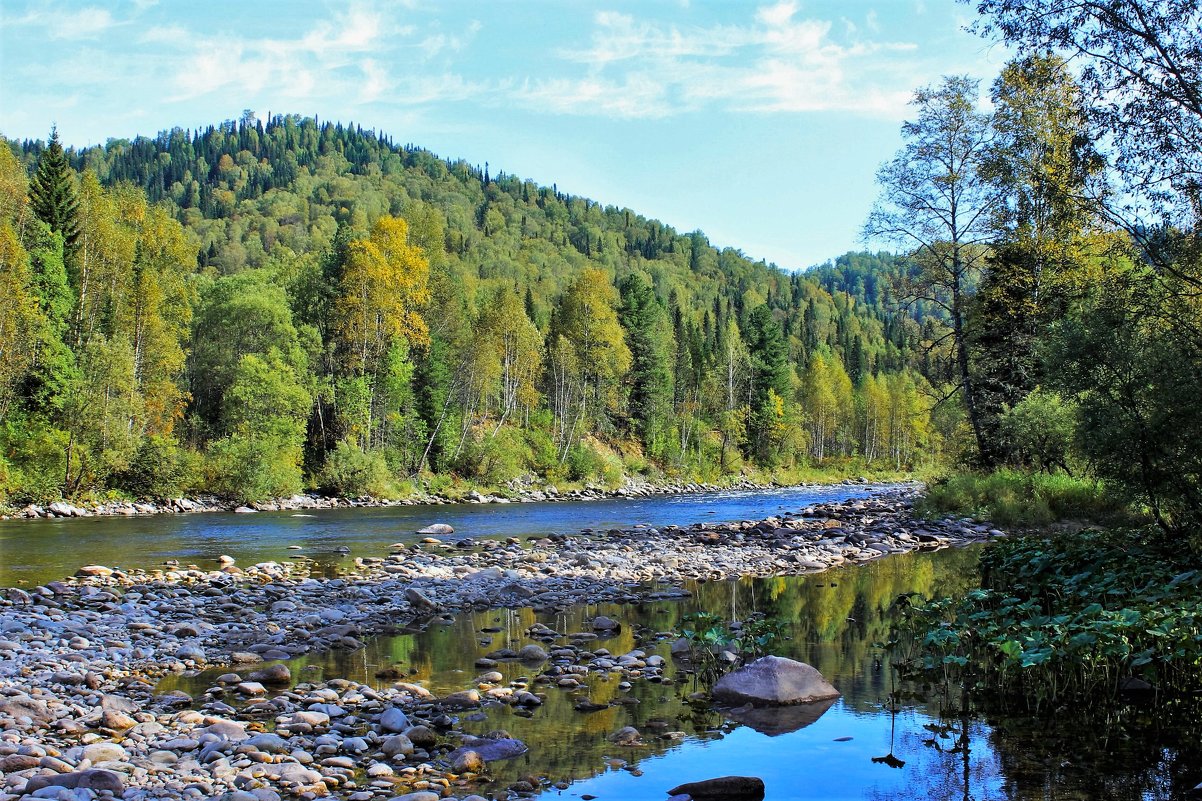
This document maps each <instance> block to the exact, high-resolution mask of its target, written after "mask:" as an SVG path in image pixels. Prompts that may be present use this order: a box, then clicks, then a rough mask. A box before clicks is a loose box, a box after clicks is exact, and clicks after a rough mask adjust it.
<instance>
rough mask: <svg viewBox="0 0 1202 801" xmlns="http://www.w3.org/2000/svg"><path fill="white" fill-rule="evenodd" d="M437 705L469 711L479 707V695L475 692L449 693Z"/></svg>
mask: <svg viewBox="0 0 1202 801" xmlns="http://www.w3.org/2000/svg"><path fill="white" fill-rule="evenodd" d="M439 703H441V704H442V705H443V706H445V707H449V708H451V709H469V708H471V707H476V706H480V693H479V692H478V691H477V690H460V691H459V692H455V693H451V694H450V695H448V696H447V697H446V698H444V699H442V701H440V702H439Z"/></svg>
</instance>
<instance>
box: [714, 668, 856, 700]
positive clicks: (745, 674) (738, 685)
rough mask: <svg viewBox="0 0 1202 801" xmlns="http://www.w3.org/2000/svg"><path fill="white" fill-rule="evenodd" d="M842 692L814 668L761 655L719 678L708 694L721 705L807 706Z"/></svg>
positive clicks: (834, 696)
mask: <svg viewBox="0 0 1202 801" xmlns="http://www.w3.org/2000/svg"><path fill="white" fill-rule="evenodd" d="M840 694H841V693H840V692H839V691H838V690H836V689H835V688H834V687H833V686H831V684H830V682H828V681H827V680H826V679H824V678H823V677H822V674H821V673H819V672H818V671H817V670H816V669H815V668H813V667H811V666H810V665H807V664H806V663H804V662H797V661H795V660H793V659H786V658H784V657H780V656H764V657H760V658H759V659H757V660H755V661H754V662H752V663H751V664H750V665H746V666H744V667H741V668H739V669H738V670H735V671H732V672H731V673H727V674H726V675H725V676H723V677H722V678H720V679H718V681H717V683H716V684H714V689H713V691H712V692H711V695H712V696H713V699H714V700H715V701H717V702H719V703H724V704H755V705H757V706H773V705H782V704H807V703H811V702H813V701H823V700H826V699H829V698H838V697H839V695H840Z"/></svg>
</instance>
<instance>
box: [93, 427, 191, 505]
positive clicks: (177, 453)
mask: <svg viewBox="0 0 1202 801" xmlns="http://www.w3.org/2000/svg"><path fill="white" fill-rule="evenodd" d="M203 480H204V459H203V458H202V457H201V456H200V454H198V453H195V452H193V451H189V450H185V449H183V448H181V447H180V446H179V444H178V443H176V442H175V441H173V440H171V439H168V438H167V437H159V436H150V437H147V438H146V439H145V440H143V441H142V444H141V445H140V446H138V450H137V452H135V454H134V457H133V459H132V460H131V461H130V464H129V467H127V468H126V469H125V470H123V471H121V472H120V473H117V474H116V475H114V476H113V484H114V486H115V487H116V488H117V489H120V490H124V491H125V492H128V493H129V494H131V495H133V496H134V497H135V498H177V497H179V496H181V495H186V494H188V493H191V492H194V491H196V490H197V489H199V488H200V487H201V486H202V484H203Z"/></svg>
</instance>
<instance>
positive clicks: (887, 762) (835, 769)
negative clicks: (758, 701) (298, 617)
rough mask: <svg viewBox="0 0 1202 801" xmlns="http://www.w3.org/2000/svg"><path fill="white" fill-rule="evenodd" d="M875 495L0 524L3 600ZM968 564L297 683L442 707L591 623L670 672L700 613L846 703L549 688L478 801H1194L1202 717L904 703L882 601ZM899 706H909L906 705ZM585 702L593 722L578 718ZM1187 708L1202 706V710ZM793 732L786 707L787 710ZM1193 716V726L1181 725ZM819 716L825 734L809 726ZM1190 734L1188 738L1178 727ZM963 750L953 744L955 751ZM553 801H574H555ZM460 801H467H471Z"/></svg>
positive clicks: (398, 653) (879, 570)
mask: <svg viewBox="0 0 1202 801" xmlns="http://www.w3.org/2000/svg"><path fill="white" fill-rule="evenodd" d="M869 491H871V488H865V487H850V486H839V487H823V488H794V489H783V490H771V491H759V492H725V493H708V494H701V495H691V496H677V497H659V498H649V499H634V500H622V499H614V500H605V501H596V502H571V503H534V504H520V505H518V504H513V505H500V506H485V505H479V506H429V507H397V508H381V509H357V510H341V511H326V512H318V513H315V514H314V515H313V516H311V517H309V516H305V517H297V516H293V515H291V514H289V513H270V514H269V513H260V514H256V515H227V514H203V515H189V516H160V517H148V518H133V519H130V518H119V519H98V518H93V519H84V520H67V521H34V522H26V521H13V522H6V523H0V549H2V550H0V555H2V556H3V559H2V561H0V584H6V585H12V584H15V583H18V582H28V583H37V582H41V581H45V580H47V579H50V578H56V577H60V576H62V575H66V574H69V573H70V572H72V571H73V570H74V569H75V568H76V567H78V566H79V565H80V564H83V563H90V562H96V563H104V564H110V565H120V566H123V567H130V568H132V567H152V566H155V565H158V564H160V563H162V562H163V561H165V560H167V559H176V560H180V561H181V562H184V563H187V562H197V563H201V564H204V565H205V566H208V567H211V566H212V564H213V560H214V559H215V558H216V556H218V555H219V554H222V553H226V554H229V555H231V556H234V557H235V558H237V559H238V560H239V561H240V562H242V563H247V562H253V561H259V560H267V559H276V560H279V559H286V558H288V557H289V556H290V555H293V554H296V553H297V551H295V550H290V549H289V546H300V547H301V549H302V550H301V551H300V553H304V554H306V555H308V556H312V557H314V558H322V559H326V560H330V564H336V560H337V559H338V558H339V556H340V555H339V554H337V552H336V549H337V548H339V547H347V548H349V549H350V554H351V556H372V555H381V554H383V553H386V552H387V551H388V546H389V545H390V544H392V543H393V542H398V541H407V540H408V541H412V540H413V539H414V538H415V537H416V535H415V534H414V531H415V530H416V529H417V528H419V527H421V526H423V525H426V524H429V523H433V522H445V523H449V524H451V525H453V526H454V527H455V528H456V535H455V536H457V537H458V536H464V537H468V536H470V537H490V536H503V537H507V536H525V535H537V534H547V533H552V532H560V531H576V530H579V529H582V528H598V529H602V528H608V527H611V526H623V527H626V526H630V525H632V524H638V523H645V524H647V525H664V524H669V523H676V524H681V525H683V524H687V523H691V522H696V521H719V520H733V519H755V518H763V517H766V516H769V515H772V514H775V513H777V512H779V511H784V510H797V509H798V508H800V507H803V506H806V505H808V504H811V503H816V502H821V501H834V500H841V499H845V498H849V497H855V496H857V495H863V494H866V493H867V492H869ZM976 556H977V550H976V548H975V547H974V548H965V549H951V550H944V551H941V552H936V553H909V554H904V555H896V556H888V557H884V558H881V559H878V560H875V561H872V562H870V563H868V564H865V565H862V566H856V567H846V568H841V569H838V570H832V571H828V572H825V573H821V574H814V575H808V576H793V577H784V578H768V579H757V580H746V579H744V580H739V581H724V582H707V583H689V584H687V585H686V588H687V589H689V590H690V592H691V593H692V597H691V598H689V599H688V600H684V601H675V602H673V601H660V602H647V603H641V604H627V605H579V606H575V607H572V608H570V609H568V610H567V611H565V612H560V613H553V612H535V611H534V610H531V609H509V610H506V609H495V610H487V611H480V612H475V613H471V614H461V615H459V616H457V617H455V618H454V619H453V620H450V621H448V622H437V621H436V622H434V623H431V624H429V625H428V626H427V627H426V628H425V629H424V630H422V631H418V632H415V633H408V634H403V635H398V636H380V637H375V638H373V639H370V640H368V641H367V643H366V647H364V648H361V649H358V650H355V651H340V652H331V653H325V654H308V655H306V656H304V657H300V658H297V659H294V660H292V661H291V662H289V666H290V669H291V674H292V675H293V677H295V680H297V681H301V682H315V681H329V680H332V679H336V678H345V679H350V680H353V681H356V682H363V683H365V684H371V685H375V686H384V685H386V684H387V683H389V682H390V681H394V680H395V679H389V678H383V676H387V675H393V676H395V675H397V674H398V673H399V675H403V676H405V677H406V678H407V679H409V680H412V681H416V682H420V683H422V684H424V685H425V686H427V687H428V688H430V689H431V690H433V691H434V692H436V693H439V694H442V693H446V692H451V691H455V690H460V689H463V688H465V687H470V686H473V685H474V683H475V682H474V679H473V677H474V676H477V675H478V674H479V673H480V672H481V670H480V669H479V668H477V667H475V663H476V660H478V659H479V658H480V657H482V656H484V655H485V654H487V653H489V652H490V651H493V650H495V649H498V648H505V647H513V648H519V647H521V645H522V644H524V643H527V642H530V639H529V637H528V636H527V635H526V634H525V632H526V631H527V630H528V629H529V628H530V627H531V626H532V625H534V624H535V623H543V624H545V625H546V626H549V627H550V628H552V629H555V630H556V631H558V632H563V633H570V632H578V631H583V630H587V629H588V623H587V621H588V620H590V619H591V618H592V617H593V616H595V615H597V614H605V615H608V616H611V617H613V618H614V619H616V620H620V621H621V622H622V623H623V627H622V630H621V631H620V632H619V633H617V634H615V635H614V636H612V637H609V638H605V639H602V640H599V641H597V642H596V643H595V644H593V645H590V647H591V648H592V649H593V650H594V651H596V649H598V648H602V647H604V648H606V649H608V650H609V651H610V652H612V653H613V654H615V655H616V654H622V653H626V652H629V651H630V650H632V649H634V648H641V649H643V650H644V651H646V652H647V653H658V654H661V655H664V656H668V647H669V644H670V642H671V640H672V635H671V632H673V631H675V630H679V628H680V626H681V622H682V617H683V616H684V615H686V614H688V613H690V612H695V611H710V612H714V613H717V614H719V615H721V616H722V617H723V618H724V619H743V618H745V617H746V616H747V615H748V614H750V613H752V612H757V613H760V614H763V615H766V616H768V617H769V618H772V619H775V620H778V621H780V622H781V623H782V624H783V625H784V627H785V631H786V633H787V635H788V639H787V640H786V641H784V642H783V643H782V644H781V645H780V646H779V647H777V648H775V649H774V650H775V652H777V653H779V654H781V655H785V656H791V657H793V658H797V659H801V660H803V661H806V662H809V663H810V664H813V665H814V666H815V667H817V668H818V669H819V670H820V671H821V672H822V673H823V674H824V675H825V676H826V677H827V678H828V679H829V680H830V681H831V682H832V683H833V684H834V685H835V686H836V687H837V688H838V689H839V690H840V691H841V692H842V694H843V695H842V697H841V698H840V699H839V700H837V701H836V702H834V703H833V704H832V705H831V706H830V707H829V708H826V709H825V710H821V709H819V710H815V714H813V715H809V716H806V715H801V716H798V717H793V716H792V715H790V714H788V713H786V714H785V715H784V716H783V717H777V718H774V719H771V720H768V721H767V722H765V721H764V720H758V721H756V720H745V719H741V718H740V717H739V716H738V715H729V714H723V713H722V712H719V711H716V710H713V709H710V708H708V707H706V706H704V705H697V704H694V703H691V702H690V701H689V699H688V696H689V694H690V693H692V692H693V691H694V690H695V689H697V685H696V683H695V681H694V679H693V677H692V676H690V675H688V674H686V673H685V672H684V671H683V670H680V669H674V670H669V671H668V672H667V673H666V677H667V679H668V681H666V682H664V683H652V682H647V681H636V682H634V683H633V685H632V686H631V687H629V688H622V687H619V686H618V679H616V678H608V679H607V678H605V677H604V676H602V675H597V674H590V675H589V676H588V677H587V681H586V682H585V683H584V685H583V686H582V687H579V688H576V689H559V688H557V687H552V686H548V687H546V688H545V689H544V690H541V692H545V696H546V701H545V703H544V704H543V705H542V706H541V707H538V708H537V709H534V710H532V711H530V712H524V711H522V710H520V709H517V708H515V707H511V706H503V705H496V706H486V707H485V708H484V709H483V710H481V711H479V712H466V713H463V714H462V715H461V716H460V720H459V724H458V726H457V728H460V729H462V730H464V731H467V732H470V733H474V734H484V733H486V732H489V731H493V730H496V729H504V730H506V731H508V732H509V733H510V734H512V735H513V736H515V737H518V738H520V739H522V740H523V741H525V742H526V743H527V744H528V745H529V747H530V750H529V752H528V753H527V754H525V755H524V756H522V757H519V758H517V759H514V760H510V761H507V762H497V763H492V764H491V765H490V773H491V777H492V782H491V783H490V784H489V785H488V786H486V787H484V788H482V789H483V790H484V794H485V795H490V796H492V797H496V798H504V797H506V788H507V787H509V786H510V785H512V784H513V783H514V782H516V781H519V780H521V779H522V778H524V777H527V776H529V775H534V776H536V777H538V778H539V779H540V780H542V782H543V784H542V787H543V789H542V791H541V795H540V797H542V798H545V799H570V800H571V801H574V800H575V799H584V798H589V797H594V798H596V799H598V801H611V799H612V800H613V801H642V800H644V799H646V800H647V801H660V800H661V799H663V798H665V797H666V791H667V790H668V789H669V788H671V787H673V786H675V785H677V784H680V783H682V782H688V781H695V780H699V779H705V778H710V777H714V776H720V775H727V774H739V775H753V776H758V777H760V778H762V779H763V780H764V781H765V784H766V787H767V795H766V798H767V799H768V801H794V800H796V799H872V800H883V799H891V800H894V801H901V800H902V799H914V800H915V801H917V799H974V800H975V801H994V800H997V801H1002V800H1003V799H1004V800H1005V801H1036V800H1037V799H1038V800H1039V801H1085V799H1095V798H1107V799H1111V798H1113V799H1120V801H1136V800H1137V799H1139V801H1144V800H1145V799H1148V800H1150V801H1169V800H1170V799H1184V798H1187V797H1190V796H1189V792H1190V790H1191V789H1192V787H1193V785H1194V784H1196V783H1197V781H1198V770H1197V765H1198V764H1202V744H1200V743H1202V738H1200V737H1199V736H1198V732H1199V731H1200V727H1199V726H1198V724H1197V721H1198V716H1197V714H1195V713H1196V710H1194V712H1191V713H1189V714H1185V715H1180V714H1177V712H1180V711H1181V710H1172V709H1170V710H1167V711H1166V710H1164V709H1150V708H1141V707H1133V706H1122V707H1118V708H1116V709H1110V710H1108V711H1107V712H1106V715H1105V717H1104V718H1091V717H1088V716H1087V715H1085V714H1084V713H1081V712H1080V711H1078V710H1067V709H1066V710H1055V711H1054V714H1053V715H1052V716H1051V717H1044V718H1040V719H1036V718H1032V717H1029V716H1026V715H1023V714H999V713H996V712H995V713H991V714H988V715H979V716H974V717H972V718H968V719H962V718H959V717H951V718H947V717H944V716H942V715H941V710H940V701H939V699H938V698H936V697H933V696H929V695H928V694H927V693H925V692H923V688H917V687H906V686H898V685H896V684H895V682H894V680H893V677H892V673H891V671H890V668H889V667H888V664H887V658H886V657H885V656H884V654H883V653H882V652H881V650H880V649H879V648H878V647H876V645H875V643H878V642H880V641H882V640H884V639H886V638H887V636H888V633H889V629H890V627H891V626H892V625H893V623H894V617H893V611H892V601H893V599H895V598H896V597H897V596H898V595H899V594H901V593H905V592H919V593H922V594H924V595H932V594H957V593H961V592H963V591H965V590H966V589H967V588H969V587H970V586H972V585H973V583H974V582H975V581H976ZM496 669H497V670H499V671H501V672H502V673H503V675H504V680H505V681H506V682H509V681H514V680H518V679H520V678H522V677H526V678H532V677H534V676H535V675H536V674H537V672H538V671H539V670H540V668H539V667H537V666H535V667H531V666H529V665H521V664H515V663H501V664H500V665H498V666H497V668H496ZM228 670H229V668H228V667H219V668H216V669H214V670H212V671H207V672H204V673H198V674H191V675H176V676H169V677H168V678H166V679H164V680H163V681H162V682H161V683H160V686H159V687H158V688H157V691H158V692H165V691H167V690H171V689H182V690H184V691H186V692H188V693H189V694H191V695H193V696H196V697H198V701H199V698H200V697H201V696H202V694H203V693H204V692H205V690H206V689H208V688H210V687H212V686H213V683H214V680H215V678H216V675H217V674H219V673H223V672H226V671H228ZM894 691H899V692H898V694H896V695H894ZM582 699H587V700H589V701H591V702H593V703H594V704H596V705H597V707H598V711H593V712H580V711H576V710H575V709H574V706H575V705H576V704H577V703H578V702H579V701H580V700H582ZM1195 706H1196V705H1195ZM794 710H795V711H796V708H794ZM1187 712H1188V710H1187ZM819 713H820V714H819ZM1182 717H1184V718H1185V720H1186V721H1187V723H1186V724H1182V723H1181V722H1180V720H1181V719H1182ZM625 726H634V727H636V728H637V729H639V731H640V732H642V734H643V740H644V743H645V744H644V745H642V746H639V747H634V748H631V747H625V746H618V745H615V744H613V743H611V742H610V740H609V736H610V735H612V734H613V733H614V732H616V731H618V730H619V729H621V728H622V727H625ZM965 733H966V734H967V736H966V737H965V736H963V735H964V734H965ZM555 783H559V784H560V785H562V786H565V787H566V789H562V790H560V789H555V788H554V784H555ZM462 794H465V793H461V795H462Z"/></svg>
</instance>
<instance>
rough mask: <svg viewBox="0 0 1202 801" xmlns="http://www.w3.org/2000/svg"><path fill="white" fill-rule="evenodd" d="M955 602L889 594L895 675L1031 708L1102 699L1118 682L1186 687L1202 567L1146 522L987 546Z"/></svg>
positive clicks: (1195, 648) (1193, 667)
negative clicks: (974, 580) (1143, 526)
mask: <svg viewBox="0 0 1202 801" xmlns="http://www.w3.org/2000/svg"><path fill="white" fill-rule="evenodd" d="M981 571H982V576H983V578H984V581H983V586H982V588H981V589H978V590H974V591H971V592H969V593H968V594H967V595H966V596H965V597H964V598H963V599H962V600H960V601H955V600H953V599H951V598H941V599H937V600H932V601H927V600H924V599H923V598H922V597H921V596H919V595H916V594H910V595H905V596H902V597H901V598H899V601H898V605H899V607H900V609H901V612H902V623H901V625H900V626H899V628H898V629H897V630H896V631H895V632H894V635H893V636H892V637H891V639H890V642H889V643H888V647H889V650H890V653H891V660H892V661H893V664H894V666H895V667H897V668H898V669H899V670H901V671H902V673H903V675H908V674H909V675H918V676H923V677H925V678H927V679H929V680H931V681H933V682H934V683H936V684H937V685H938V686H941V687H943V688H947V689H951V688H954V687H956V686H957V685H959V684H967V685H968V686H969V687H970V688H971V689H973V690H975V691H976V692H978V693H979V694H980V695H981V696H982V697H983V698H985V699H987V700H990V701H992V702H995V703H996V702H998V701H1006V702H1011V703H1018V704H1020V705H1025V706H1029V707H1033V708H1036V709H1038V708H1040V707H1043V706H1046V705H1051V704H1056V705H1060V704H1065V703H1074V704H1086V705H1088V704H1098V703H1107V702H1109V700H1110V699H1111V698H1113V697H1114V695H1115V694H1116V693H1117V692H1118V691H1119V689H1120V688H1121V683H1122V682H1123V680H1125V679H1127V678H1130V677H1137V678H1142V679H1144V680H1146V681H1147V682H1149V683H1150V684H1151V685H1153V686H1154V687H1156V688H1157V689H1158V690H1159V691H1161V692H1165V693H1168V694H1173V693H1179V692H1192V691H1193V690H1194V689H1195V684H1196V678H1197V671H1198V669H1199V667H1200V666H1202V641H1199V638H1198V636H1197V632H1198V627H1199V624H1200V623H1202V602H1200V601H1199V598H1200V597H1202V596H1200V594H1199V589H1202V572H1199V571H1198V570H1197V569H1196V566H1195V565H1194V564H1192V561H1191V560H1190V559H1189V558H1188V557H1185V558H1183V552H1182V551H1181V550H1180V549H1175V548H1166V547H1164V545H1163V543H1161V542H1158V541H1157V538H1154V537H1149V536H1148V532H1147V531H1129V530H1116V531H1111V532H1096V531H1093V532H1085V533H1081V534H1078V535H1074V536H1072V537H1068V536H1063V537H1058V538H1053V539H1048V538H1045V537H1022V538H1015V539H1012V540H1008V541H1003V542H999V543H996V544H994V545H993V546H992V547H991V548H989V549H988V550H987V551H985V552H984V553H983V554H982V557H981Z"/></svg>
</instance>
